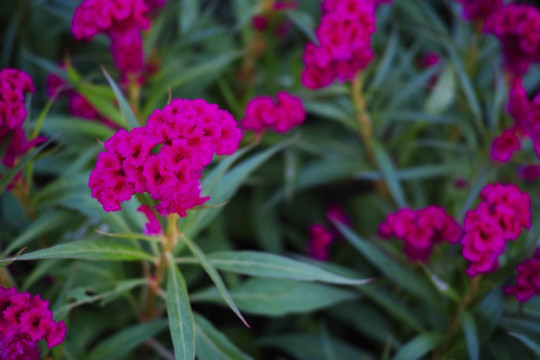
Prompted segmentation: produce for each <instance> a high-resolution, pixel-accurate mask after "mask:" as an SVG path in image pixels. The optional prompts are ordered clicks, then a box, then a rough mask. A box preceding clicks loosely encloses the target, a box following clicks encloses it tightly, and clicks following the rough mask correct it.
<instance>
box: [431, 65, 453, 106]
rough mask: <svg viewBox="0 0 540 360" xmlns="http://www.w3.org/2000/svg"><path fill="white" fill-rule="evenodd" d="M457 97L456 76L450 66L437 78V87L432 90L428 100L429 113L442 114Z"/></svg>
mask: <svg viewBox="0 0 540 360" xmlns="http://www.w3.org/2000/svg"><path fill="white" fill-rule="evenodd" d="M455 97H456V78H455V75H454V72H453V71H452V68H451V67H450V66H448V67H447V68H446V69H445V70H444V72H443V73H442V75H441V76H440V77H439V78H438V79H437V83H436V85H435V89H433V91H431V93H430V95H429V97H428V99H427V102H426V112H427V113H428V114H441V113H443V112H444V111H445V110H447V109H448V108H449V107H450V106H451V105H452V104H453V102H454V99H455Z"/></svg>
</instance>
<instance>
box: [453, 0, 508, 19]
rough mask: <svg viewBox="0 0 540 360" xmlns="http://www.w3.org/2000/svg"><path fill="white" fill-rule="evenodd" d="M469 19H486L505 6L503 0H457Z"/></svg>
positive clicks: (464, 14) (464, 15)
mask: <svg viewBox="0 0 540 360" xmlns="http://www.w3.org/2000/svg"><path fill="white" fill-rule="evenodd" d="M457 1H458V2H459V3H461V5H463V17H465V19H467V20H485V19H487V18H488V17H489V16H490V15H491V14H493V13H494V12H496V11H497V10H498V9H499V8H501V7H502V6H503V4H504V3H503V0H457Z"/></svg>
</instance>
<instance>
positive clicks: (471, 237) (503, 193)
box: [462, 184, 531, 277]
mask: <svg viewBox="0 0 540 360" xmlns="http://www.w3.org/2000/svg"><path fill="white" fill-rule="evenodd" d="M480 197H481V199H482V202H481V203H480V204H479V205H478V207H477V208H476V209H474V210H470V211H468V212H467V215H466V217H465V221H464V231H465V234H464V236H463V239H462V244H463V257H464V258H465V259H466V260H468V261H469V267H468V269H467V275H469V276H471V277H473V276H476V275H478V274H481V273H486V272H491V271H494V270H496V269H497V268H498V266H499V261H498V258H499V256H500V255H501V254H502V253H503V252H504V249H505V247H506V242H507V241H513V240H516V239H517V238H518V237H519V236H520V235H521V231H522V228H525V229H529V228H530V227H531V198H530V197H529V195H528V194H527V193H524V192H521V191H520V190H519V188H518V187H517V186H515V185H512V184H510V185H502V184H492V185H487V186H486V187H484V189H483V190H482V192H481V193H480Z"/></svg>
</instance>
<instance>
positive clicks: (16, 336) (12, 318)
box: [0, 286, 66, 360]
mask: <svg viewBox="0 0 540 360" xmlns="http://www.w3.org/2000/svg"><path fill="white" fill-rule="evenodd" d="M65 335H66V326H65V324H64V322H63V321H60V322H56V321H54V320H53V314H52V312H51V311H50V310H49V303H48V302H47V301H46V300H42V299H41V298H40V296H39V295H36V296H33V297H31V296H30V294H29V293H18V292H17V290H16V289H15V288H11V289H5V288H3V287H1V286H0V358H1V359H3V360H37V359H39V357H40V351H39V348H38V346H37V342H39V341H41V340H45V341H46V343H47V346H48V347H49V348H52V347H54V346H56V345H59V344H61V343H62V341H63V340H64V337H65Z"/></svg>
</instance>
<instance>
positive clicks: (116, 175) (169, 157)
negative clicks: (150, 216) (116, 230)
mask: <svg viewBox="0 0 540 360" xmlns="http://www.w3.org/2000/svg"><path fill="white" fill-rule="evenodd" d="M241 138H242V132H241V131H240V129H238V128H237V123H236V121H235V120H234V118H233V117H232V115H231V114H229V113H228V112H227V111H224V110H220V109H219V108H218V107H217V105H213V104H209V103H207V102H206V101H204V100H202V99H197V100H180V99H176V100H173V101H172V102H171V104H169V105H167V106H166V107H165V108H164V109H163V110H155V111H154V113H153V114H152V115H150V118H149V119H148V123H147V125H146V126H143V127H139V128H135V129H133V130H131V132H129V133H128V132H127V131H125V130H120V131H119V132H117V133H116V134H115V135H113V137H111V138H110V139H109V140H107V141H106V142H105V151H104V152H102V153H100V154H99V156H98V160H97V163H96V167H95V169H94V170H93V171H92V173H91V174H90V179H89V186H90V188H91V189H92V197H94V198H96V199H97V200H98V201H99V202H100V203H101V205H102V206H103V209H104V210H105V211H118V210H120V209H121V206H120V204H121V203H122V202H124V201H128V200H129V199H130V198H131V196H132V195H134V194H135V193H143V192H147V193H149V194H150V195H151V196H152V198H153V199H154V200H156V201H157V202H158V204H157V206H156V209H157V210H158V212H159V213H160V214H161V215H168V214H171V213H177V214H179V215H180V216H186V210H188V209H191V208H193V207H195V206H198V205H201V204H203V203H204V202H205V201H207V200H208V199H209V198H208V197H201V196H200V194H201V187H200V183H199V179H200V177H201V173H202V171H203V169H204V167H205V166H206V165H208V164H209V163H210V162H211V161H212V157H213V155H214V154H217V155H231V154H232V153H234V152H235V151H236V149H237V148H238V144H239V142H240V139H241Z"/></svg>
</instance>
